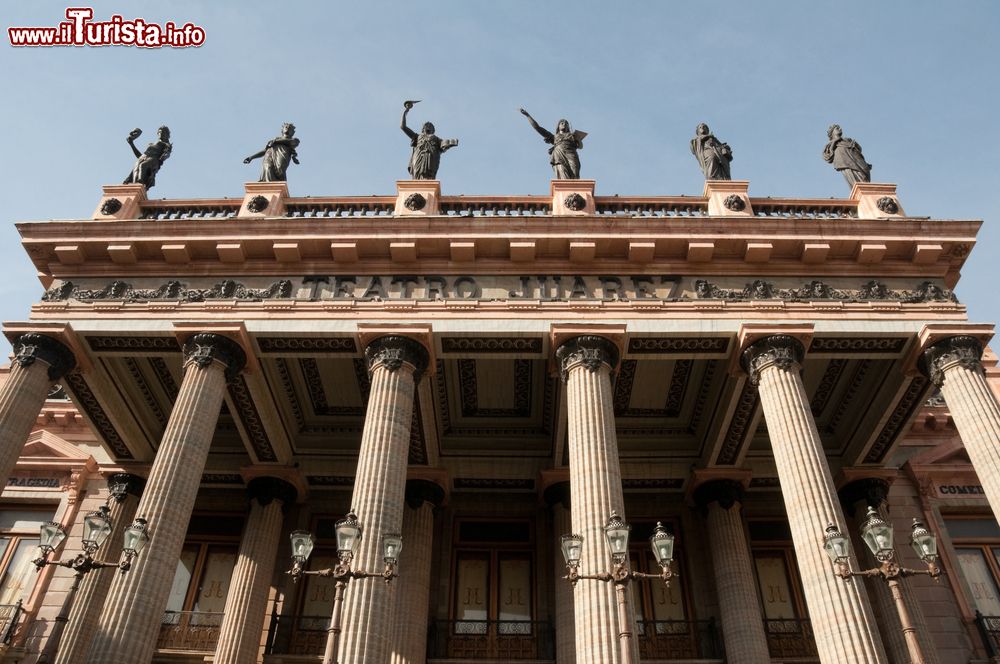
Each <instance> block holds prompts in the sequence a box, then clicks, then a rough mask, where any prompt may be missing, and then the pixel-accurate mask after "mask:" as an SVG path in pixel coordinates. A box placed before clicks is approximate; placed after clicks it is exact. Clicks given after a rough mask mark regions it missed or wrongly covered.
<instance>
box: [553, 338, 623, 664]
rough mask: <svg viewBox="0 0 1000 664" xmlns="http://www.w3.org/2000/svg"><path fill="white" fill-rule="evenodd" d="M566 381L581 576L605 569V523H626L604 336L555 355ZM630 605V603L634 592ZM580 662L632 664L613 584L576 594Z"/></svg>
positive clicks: (585, 586)
mask: <svg viewBox="0 0 1000 664" xmlns="http://www.w3.org/2000/svg"><path fill="white" fill-rule="evenodd" d="M556 358H557V359H558V361H559V368H560V371H561V373H562V378H563V381H564V382H565V383H566V396H567V399H566V404H567V414H568V422H567V424H568V427H567V433H568V440H569V471H570V494H571V497H570V500H571V502H572V505H573V510H572V512H573V516H572V520H573V532H575V533H576V534H578V535H582V536H583V538H584V540H583V552H582V556H581V558H580V572H581V573H582V574H593V573H596V572H603V571H607V570H608V569H609V568H610V566H611V562H610V552H609V551H608V548H607V546H608V545H607V542H606V541H605V538H604V526H605V524H606V523H607V520H608V517H609V516H610V515H611V512H613V511H614V512H617V513H618V514H619V515H620V516H621V517H622V518H625V501H624V498H623V496H622V474H621V467H620V466H619V463H618V439H617V434H616V432H615V416H614V408H613V401H612V392H611V371H612V370H613V368H614V367H615V366H616V365H617V364H618V349H617V348H616V347H615V345H614V344H613V343H612V342H610V341H608V340H607V339H605V338H604V337H598V336H580V337H575V338H572V339H570V340H569V341H566V342H565V343H563V344H562V345H561V346H560V347H559V349H558V350H557V351H556ZM625 590H626V593H627V597H626V601H627V605H628V606H629V607H631V606H632V600H631V594H632V593H631V589H630V588H627V587H626V589H625ZM573 609H574V622H575V630H576V658H577V660H578V661H580V662H587V663H588V664H634V662H636V661H638V650H639V648H638V645H637V644H636V643H635V633H636V630H635V614H634V612H633V611H632V610H629V612H628V614H629V615H628V623H629V624H628V625H619V624H618V623H619V620H618V608H617V600H616V595H615V587H614V585H613V584H611V583H599V582H595V581H581V582H579V583H577V584H576V587H575V588H574V589H573ZM624 631H628V632H631V634H632V652H633V662H622V655H621V651H620V644H619V634H620V632H624Z"/></svg>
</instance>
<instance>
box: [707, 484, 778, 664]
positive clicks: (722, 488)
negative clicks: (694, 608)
mask: <svg viewBox="0 0 1000 664" xmlns="http://www.w3.org/2000/svg"><path fill="white" fill-rule="evenodd" d="M695 500H696V501H697V503H698V505H699V506H701V507H702V508H703V509H704V510H706V513H707V525H708V538H709V541H710V542H711V549H712V570H713V571H714V573H715V589H716V592H717V593H718V599H719V617H720V618H721V620H722V636H723V639H724V641H725V645H726V661H727V662H729V664H758V663H759V662H769V661H770V659H771V655H770V653H769V651H768V647H767V634H766V633H765V632H764V614H763V613H762V612H761V610H760V601H759V600H758V592H757V585H756V582H755V579H756V578H757V577H756V573H755V571H754V567H753V558H752V557H751V555H750V546H749V545H748V544H747V535H746V532H745V530H744V528H743V517H742V515H741V511H742V505H741V503H742V502H743V487H742V486H740V484H739V483H738V482H734V481H732V480H714V481H711V482H706V483H704V484H702V485H701V486H699V487H698V490H697V491H696V492H695Z"/></svg>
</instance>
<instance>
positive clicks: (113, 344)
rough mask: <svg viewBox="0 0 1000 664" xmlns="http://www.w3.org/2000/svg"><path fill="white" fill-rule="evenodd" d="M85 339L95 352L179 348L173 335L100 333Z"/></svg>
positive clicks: (132, 351) (175, 351)
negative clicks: (152, 335)
mask: <svg viewBox="0 0 1000 664" xmlns="http://www.w3.org/2000/svg"><path fill="white" fill-rule="evenodd" d="M86 339H87V344H88V345H89V346H90V349H91V350H92V351H94V352H97V353H136V352H140V353H177V352H180V349H181V347H180V344H178V343H177V339H175V338H174V337H143V336H131V335H116V336H111V335H102V336H94V337H87V338H86Z"/></svg>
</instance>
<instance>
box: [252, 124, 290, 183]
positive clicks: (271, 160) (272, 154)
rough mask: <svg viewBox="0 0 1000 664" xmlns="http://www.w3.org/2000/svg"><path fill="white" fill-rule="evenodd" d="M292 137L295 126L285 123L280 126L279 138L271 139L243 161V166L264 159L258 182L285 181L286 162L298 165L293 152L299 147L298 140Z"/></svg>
mask: <svg viewBox="0 0 1000 664" xmlns="http://www.w3.org/2000/svg"><path fill="white" fill-rule="evenodd" d="M294 136H295V125H293V124H292V123H291V122H286V123H284V124H283V125H281V136H278V137H277V138H274V139H271V140H270V141H268V142H267V145H265V146H264V149H263V150H261V151H260V152H257V153H255V154H252V155H250V156H249V157H247V158H246V159H244V160H243V163H244V164H249V163H250V162H251V161H253V160H254V159H256V158H257V157H263V158H264V160H263V161H262V162H261V165H260V180H258V182H284V181H285V175H286V173H287V171H288V162H289V161H292V162H295V163H296V164H297V163H299V154H298V153H297V152H296V151H295V148H297V147H299V139H297V138H295V137H294Z"/></svg>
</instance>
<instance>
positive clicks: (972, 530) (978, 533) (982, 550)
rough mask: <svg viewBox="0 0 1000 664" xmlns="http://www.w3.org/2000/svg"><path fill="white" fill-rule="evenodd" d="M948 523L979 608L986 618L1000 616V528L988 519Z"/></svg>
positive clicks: (963, 519) (974, 602)
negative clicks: (999, 580)
mask: <svg viewBox="0 0 1000 664" xmlns="http://www.w3.org/2000/svg"><path fill="white" fill-rule="evenodd" d="M944 522H945V527H946V528H947V529H948V534H949V535H950V536H951V538H952V543H953V544H954V546H955V557H956V558H957V559H958V565H959V567H961V568H962V574H964V575H965V580H966V582H968V584H969V590H970V592H971V593H972V602H973V604H974V605H975V608H976V609H977V610H978V611H979V612H980V613H982V614H983V615H985V616H1000V583H998V579H1000V526H998V525H997V522H996V520H994V519H992V518H988V517H987V518H977V517H948V518H945V520H944Z"/></svg>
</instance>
